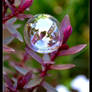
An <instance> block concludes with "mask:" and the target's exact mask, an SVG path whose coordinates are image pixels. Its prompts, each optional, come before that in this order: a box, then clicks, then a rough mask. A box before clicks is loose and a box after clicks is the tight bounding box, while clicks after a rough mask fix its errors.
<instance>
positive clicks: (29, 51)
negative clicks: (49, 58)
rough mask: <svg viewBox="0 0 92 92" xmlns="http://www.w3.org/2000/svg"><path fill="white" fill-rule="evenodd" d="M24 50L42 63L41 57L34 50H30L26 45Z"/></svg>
mask: <svg viewBox="0 0 92 92" xmlns="http://www.w3.org/2000/svg"><path fill="white" fill-rule="evenodd" d="M25 50H26V52H27V53H28V54H29V55H30V56H31V57H33V58H34V59H35V60H36V61H38V62H39V63H40V64H42V63H43V60H42V58H41V57H40V56H39V55H37V54H36V53H35V52H34V51H32V50H31V49H30V48H28V47H26V48H25Z"/></svg>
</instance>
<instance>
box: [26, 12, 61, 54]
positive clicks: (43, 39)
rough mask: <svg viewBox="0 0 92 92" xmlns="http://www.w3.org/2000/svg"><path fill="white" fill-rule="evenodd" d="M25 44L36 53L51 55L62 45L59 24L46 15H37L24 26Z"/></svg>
mask: <svg viewBox="0 0 92 92" xmlns="http://www.w3.org/2000/svg"><path fill="white" fill-rule="evenodd" d="M24 38H25V42H26V44H27V45H28V46H29V47H30V48H31V49H32V50H34V51H36V52H38V53H51V52H53V51H56V50H57V49H58V48H59V46H60V45H61V44H62V39H63V37H62V34H61V33H60V31H59V22H58V21H57V20H56V19H55V18H54V17H52V16H50V15H47V14H37V15H35V16H34V17H33V18H31V19H29V20H28V22H27V23H26V25H25V30H24Z"/></svg>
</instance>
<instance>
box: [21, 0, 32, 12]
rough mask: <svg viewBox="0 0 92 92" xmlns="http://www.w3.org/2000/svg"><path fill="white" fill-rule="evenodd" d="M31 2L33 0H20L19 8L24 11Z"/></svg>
mask: <svg viewBox="0 0 92 92" xmlns="http://www.w3.org/2000/svg"><path fill="white" fill-rule="evenodd" d="M32 2H33V0H25V1H24V0H22V1H21V3H20V5H19V9H22V10H23V11H24V10H25V9H26V8H28V7H30V6H31V5H32Z"/></svg>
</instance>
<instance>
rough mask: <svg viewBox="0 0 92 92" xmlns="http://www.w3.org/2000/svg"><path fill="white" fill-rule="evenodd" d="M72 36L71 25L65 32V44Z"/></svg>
mask: <svg viewBox="0 0 92 92" xmlns="http://www.w3.org/2000/svg"><path fill="white" fill-rule="evenodd" d="M71 34H72V27H71V26H70V25H69V26H68V27H67V28H66V29H65V30H64V38H63V44H64V43H66V42H67V40H68V38H69V37H70V35H71Z"/></svg>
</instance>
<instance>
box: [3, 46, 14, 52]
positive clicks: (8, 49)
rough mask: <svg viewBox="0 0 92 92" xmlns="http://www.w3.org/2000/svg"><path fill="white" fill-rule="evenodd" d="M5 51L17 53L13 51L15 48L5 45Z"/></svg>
mask: <svg viewBox="0 0 92 92" xmlns="http://www.w3.org/2000/svg"><path fill="white" fill-rule="evenodd" d="M3 51H4V52H8V53H9V52H15V50H14V49H13V48H10V47H8V46H6V45H4V46H3Z"/></svg>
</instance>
